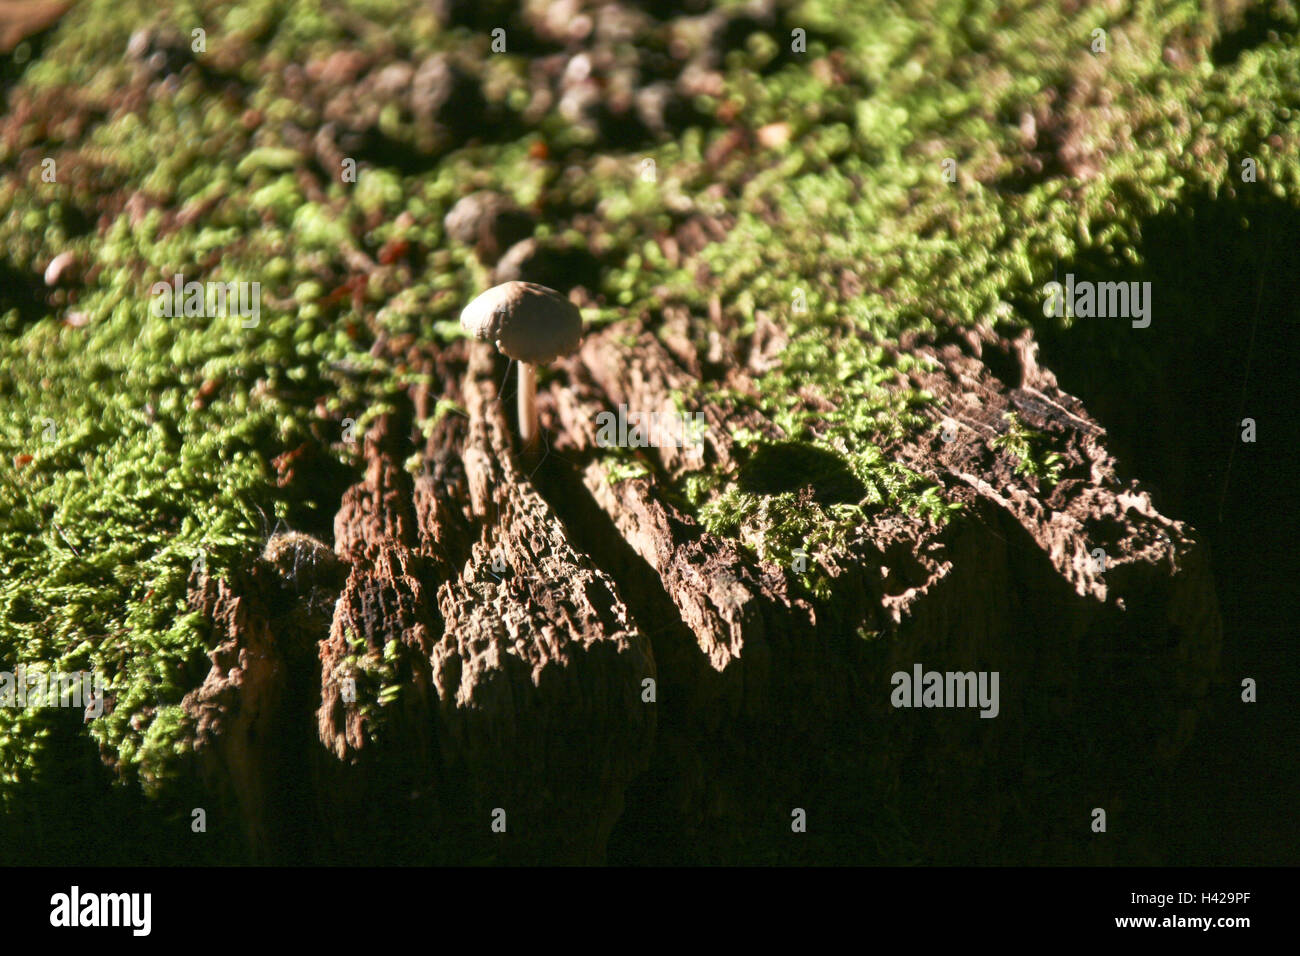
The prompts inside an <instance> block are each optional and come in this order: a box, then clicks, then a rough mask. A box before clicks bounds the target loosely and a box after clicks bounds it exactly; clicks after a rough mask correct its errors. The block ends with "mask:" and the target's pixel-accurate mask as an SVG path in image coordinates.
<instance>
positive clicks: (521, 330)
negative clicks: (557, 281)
mask: <svg viewBox="0 0 1300 956" xmlns="http://www.w3.org/2000/svg"><path fill="white" fill-rule="evenodd" d="M460 325H461V328H463V329H464V330H465V331H466V332H469V333H470V334H471V335H473V336H474V337H475V338H477V339H480V340H482V341H484V342H492V343H493V344H494V345H495V346H496V347H497V350H498V351H499V352H501V354H502V355H506V356H508V357H510V358H512V359H515V360H517V361H518V362H519V435H520V437H521V438H522V439H523V445H524V453H525V454H526V455H530V456H531V455H533V454H535V453H536V451H537V444H538V436H539V427H538V420H537V369H536V366H537V365H542V364H545V363H546V362H550V361H552V360H554V359H557V358H559V357H561V356H563V355H568V354H570V353H571V352H573V351H575V350H576V349H577V348H578V343H579V341H581V339H582V314H581V313H580V312H579V311H578V309H577V307H576V306H575V305H574V304H573V303H572V302H570V301H569V300H568V299H566V298H565V297H564V296H562V295H561V294H560V293H558V292H556V291H555V290H554V289H551V288H548V287H547V286H544V285H537V284H536V283H535V282H503V283H502V284H501V285H498V286H493V287H492V288H491V289H488V290H487V291H486V292H484V293H483V294H482V295H480V296H478V298H476V299H475V300H474V301H473V302H471V303H470V304H469V305H467V306H465V308H464V310H463V311H462V312H461V313H460Z"/></svg>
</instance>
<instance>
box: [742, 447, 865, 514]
mask: <svg viewBox="0 0 1300 956" xmlns="http://www.w3.org/2000/svg"><path fill="white" fill-rule="evenodd" d="M739 484H740V488H741V490H742V491H747V492H750V493H751V494H757V495H779V494H782V493H783V492H787V491H798V490H799V489H800V488H807V487H810V486H811V487H812V489H813V500H814V501H816V502H817V503H818V504H833V503H836V502H855V503H856V502H858V501H860V500H861V499H862V498H863V497H864V496H865V495H866V493H867V489H866V486H865V485H863V484H862V482H861V481H860V480H859V479H858V477H857V476H856V475H855V474H853V472H852V471H851V470H850V469H849V467H848V465H846V464H845V463H844V460H843V459H842V458H840V457H839V456H838V455H835V454H833V453H831V452H828V451H824V450H823V449H821V448H818V447H816V446H815V445H811V444H808V443H807V442H795V441H790V442H778V443H776V444H765V445H760V446H759V448H758V450H757V451H755V452H754V454H753V455H752V456H751V457H750V459H749V461H747V462H746V463H745V464H744V466H743V467H742V468H741V470H740V481H739Z"/></svg>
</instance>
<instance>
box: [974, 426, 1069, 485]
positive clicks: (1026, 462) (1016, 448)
mask: <svg viewBox="0 0 1300 956" xmlns="http://www.w3.org/2000/svg"><path fill="white" fill-rule="evenodd" d="M1002 417H1003V418H1004V419H1005V420H1006V422H1007V430H1006V431H1005V432H1003V433H1002V434H1001V435H998V436H997V437H996V438H994V439H993V441H992V442H990V443H989V444H991V445H992V446H993V447H994V448H997V449H999V450H1002V451H1006V452H1007V453H1008V454H1010V455H1011V456H1012V457H1014V458H1015V459H1016V465H1015V471H1016V474H1017V475H1032V476H1033V477H1035V478H1037V479H1038V480H1039V481H1041V482H1044V483H1045V484H1047V485H1048V486H1051V485H1055V484H1057V483H1058V482H1059V481H1060V480H1061V469H1062V468H1063V467H1064V462H1063V461H1062V459H1061V456H1060V455H1059V454H1057V453H1056V452H1054V451H1047V450H1046V447H1045V446H1046V441H1047V436H1046V435H1044V434H1043V433H1042V432H1039V431H1035V430H1034V429H1032V428H1029V427H1028V426H1026V425H1025V423H1024V422H1022V421H1021V420H1020V416H1019V415H1017V414H1016V413H1015V412H1007V413H1006V414H1004V415H1003V416H1002Z"/></svg>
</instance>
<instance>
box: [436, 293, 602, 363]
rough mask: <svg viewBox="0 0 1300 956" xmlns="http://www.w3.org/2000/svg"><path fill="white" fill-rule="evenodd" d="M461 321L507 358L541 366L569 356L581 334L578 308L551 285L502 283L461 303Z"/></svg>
mask: <svg viewBox="0 0 1300 956" xmlns="http://www.w3.org/2000/svg"><path fill="white" fill-rule="evenodd" d="M460 326H461V328H463V329H464V330H465V331H466V332H469V333H470V334H471V335H473V336H474V337H475V338H477V339H481V340H482V341H485V342H493V343H495V344H496V347H497V349H498V350H499V351H500V352H501V353H502V354H503V355H508V356H510V358H512V359H518V360H519V361H521V362H528V363H530V364H533V365H541V364H543V363H545V362H549V361H551V360H552V359H556V358H559V357H560V356H561V355H568V354H569V353H570V352H573V351H574V350H575V349H577V347H578V342H579V341H580V340H581V339H582V313H580V312H579V311H578V309H577V306H575V305H574V304H573V303H572V302H570V301H569V300H568V299H566V298H565V297H564V296H562V295H560V293H558V292H556V291H555V290H554V289H551V288H548V287H547V286H544V285H538V284H537V283H535V282H503V283H501V285H497V286H493V287H492V288H490V289H488V290H487V291H486V292H484V293H482V294H481V295H479V296H478V297H477V298H476V299H475V300H474V301H473V302H471V303H470V304H469V305H467V306H465V308H464V309H463V310H462V311H461V313H460Z"/></svg>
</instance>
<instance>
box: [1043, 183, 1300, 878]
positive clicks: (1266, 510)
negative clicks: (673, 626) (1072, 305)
mask: <svg viewBox="0 0 1300 956" xmlns="http://www.w3.org/2000/svg"><path fill="white" fill-rule="evenodd" d="M1238 189H1239V190H1241V191H1242V192H1244V193H1246V195H1245V197H1244V198H1237V199H1230V198H1219V199H1213V198H1210V197H1208V196H1201V197H1199V198H1196V199H1193V200H1192V201H1190V202H1188V203H1186V204H1184V205H1183V206H1181V207H1180V208H1179V209H1178V210H1177V211H1176V212H1174V213H1171V214H1166V215H1161V216H1158V217H1155V218H1152V219H1150V220H1148V221H1147V222H1145V223H1143V225H1142V236H1143V241H1142V244H1141V246H1140V248H1139V249H1138V250H1137V252H1138V256H1139V260H1140V261H1141V262H1142V263H1143V265H1142V266H1140V267H1135V266H1133V265H1131V264H1129V263H1127V262H1122V261H1111V260H1108V259H1107V258H1106V257H1105V256H1103V255H1100V254H1098V255H1091V256H1086V257H1083V258H1081V259H1078V260H1076V261H1074V262H1071V263H1062V264H1061V266H1060V275H1059V278H1060V279H1062V280H1064V278H1065V276H1066V274H1067V273H1069V272H1073V273H1074V274H1075V276H1076V281H1077V280H1083V279H1089V280H1094V281H1149V282H1151V299H1152V302H1151V313H1150V315H1151V324H1150V326H1149V327H1148V328H1144V329H1143V328H1138V329H1135V328H1132V327H1131V324H1130V322H1129V320H1127V319H1122V318H1107V319H1099V318H1093V319H1076V320H1075V321H1074V323H1073V326H1072V328H1070V329H1065V330H1062V329H1050V328H1047V327H1046V326H1047V324H1048V323H1042V325H1043V326H1044V327H1043V328H1042V329H1041V330H1040V335H1039V337H1040V339H1041V342H1042V348H1041V355H1040V357H1041V359H1042V362H1043V364H1044V365H1046V366H1047V367H1048V368H1051V369H1052V370H1053V371H1055V372H1056V374H1057V377H1058V380H1059V382H1060V384H1061V387H1062V388H1063V389H1065V390H1066V391H1068V392H1071V393H1073V394H1075V395H1077V396H1079V397H1080V398H1081V399H1082V400H1083V402H1084V404H1085V405H1086V406H1087V407H1088V409H1089V410H1090V411H1091V412H1092V414H1093V415H1095V416H1096V418H1097V419H1098V421H1100V422H1101V423H1102V424H1103V425H1104V426H1105V427H1106V428H1107V430H1108V431H1109V439H1108V443H1109V446H1110V448H1111V450H1112V451H1113V452H1114V453H1115V455H1116V457H1117V459H1118V462H1119V468H1120V470H1121V476H1122V477H1125V478H1137V479H1139V480H1141V481H1142V483H1143V485H1144V487H1148V488H1151V489H1153V491H1154V495H1153V497H1154V499H1155V503H1156V505H1157V507H1158V508H1160V510H1161V511H1162V512H1163V513H1165V514H1166V515H1169V516H1170V517H1172V518H1175V519H1178V520H1181V521H1186V522H1188V523H1189V524H1190V525H1191V526H1192V528H1193V529H1195V533H1196V535H1197V536H1198V537H1199V538H1200V539H1201V540H1203V541H1205V542H1206V543H1207V544H1208V547H1209V553H1210V559H1211V565H1212V568H1213V573H1214V578H1215V584H1216V589H1217V595H1218V600H1219V605H1220V608H1221V612H1222V617H1223V626H1224V645H1223V654H1222V658H1221V680H1220V683H1219V684H1218V686H1216V687H1214V688H1212V691H1211V695H1212V703H1211V707H1210V709H1209V712H1208V713H1206V714H1204V715H1203V716H1202V717H1201V720H1200V722H1199V724H1198V730H1197V733H1196V736H1195V737H1194V738H1193V742H1192V744H1191V746H1190V748H1189V749H1188V750H1187V751H1186V752H1185V753H1184V754H1183V756H1182V758H1181V761H1180V764H1179V766H1178V768H1177V771H1176V773H1175V775H1174V779H1173V780H1171V781H1170V783H1169V785H1170V786H1171V787H1173V788H1175V789H1176V791H1177V795H1178V796H1180V797H1181V799H1176V800H1175V803H1174V808H1173V811H1172V813H1171V814H1170V815H1168V816H1162V817H1160V818H1152V819H1151V820H1149V821H1144V822H1143V825H1144V826H1147V825H1149V826H1150V827H1152V828H1153V829H1154V830H1156V831H1157V832H1159V833H1161V834H1162V835H1163V836H1164V837H1165V840H1166V846H1167V848H1168V860H1167V862H1169V863H1185V864H1265V863H1271V864H1282V863H1288V862H1294V847H1295V846H1296V844H1297V838H1298V834H1297V829H1296V822H1295V816H1294V812H1293V800H1294V793H1295V785H1296V779H1297V754H1296V748H1295V745H1294V741H1295V735H1296V732H1297V715H1296V712H1295V708H1294V703H1293V701H1294V696H1293V689H1294V687H1295V686H1296V682H1297V680H1300V667H1298V666H1297V664H1298V661H1300V658H1298V656H1297V654H1296V650H1295V635H1296V633H1297V632H1298V631H1300V601H1297V597H1296V589H1295V582H1296V580H1297V575H1298V574H1300V563H1298V562H1297V558H1296V553H1295V547H1294V543H1293V542H1292V541H1291V540H1290V537H1291V536H1290V535H1289V534H1287V529H1288V528H1294V526H1295V515H1296V507H1295V480H1296V475H1297V474H1300V419H1297V417H1296V415H1295V412H1294V407H1295V404H1296V401H1295V397H1294V395H1293V394H1292V392H1293V390H1294V389H1295V387H1296V383H1297V382H1300V325H1298V324H1297V320H1298V319H1300V211H1297V210H1296V209H1295V208H1294V207H1291V206H1288V205H1285V204H1284V203H1282V202H1280V201H1277V200H1275V199H1273V198H1272V197H1271V196H1269V195H1268V194H1267V193H1266V192H1265V189H1264V187H1263V186H1258V185H1251V184H1244V185H1241V186H1238ZM1024 307H1025V308H1026V309H1039V310H1040V311H1039V312H1038V314H1041V300H1038V301H1033V300H1032V296H1031V300H1026V301H1025V302H1024ZM1243 419H1253V420H1254V422H1255V427H1256V430H1257V440H1256V441H1255V442H1245V441H1243V440H1242V437H1243V431H1244V430H1245V426H1243ZM1248 677H1249V678H1253V679H1254V680H1256V681H1257V682H1258V683H1259V688H1260V689H1259V702H1258V703H1255V704H1249V703H1243V702H1242V700H1241V693H1242V689H1241V683H1242V680H1243V679H1245V678H1248ZM1151 692H1152V693H1156V692H1158V691H1157V690H1155V689H1153V690H1152V691H1151ZM1133 812H1134V813H1135V814H1136V813H1137V812H1139V811H1138V809H1137V808H1136V807H1135V808H1134V810H1133Z"/></svg>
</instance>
